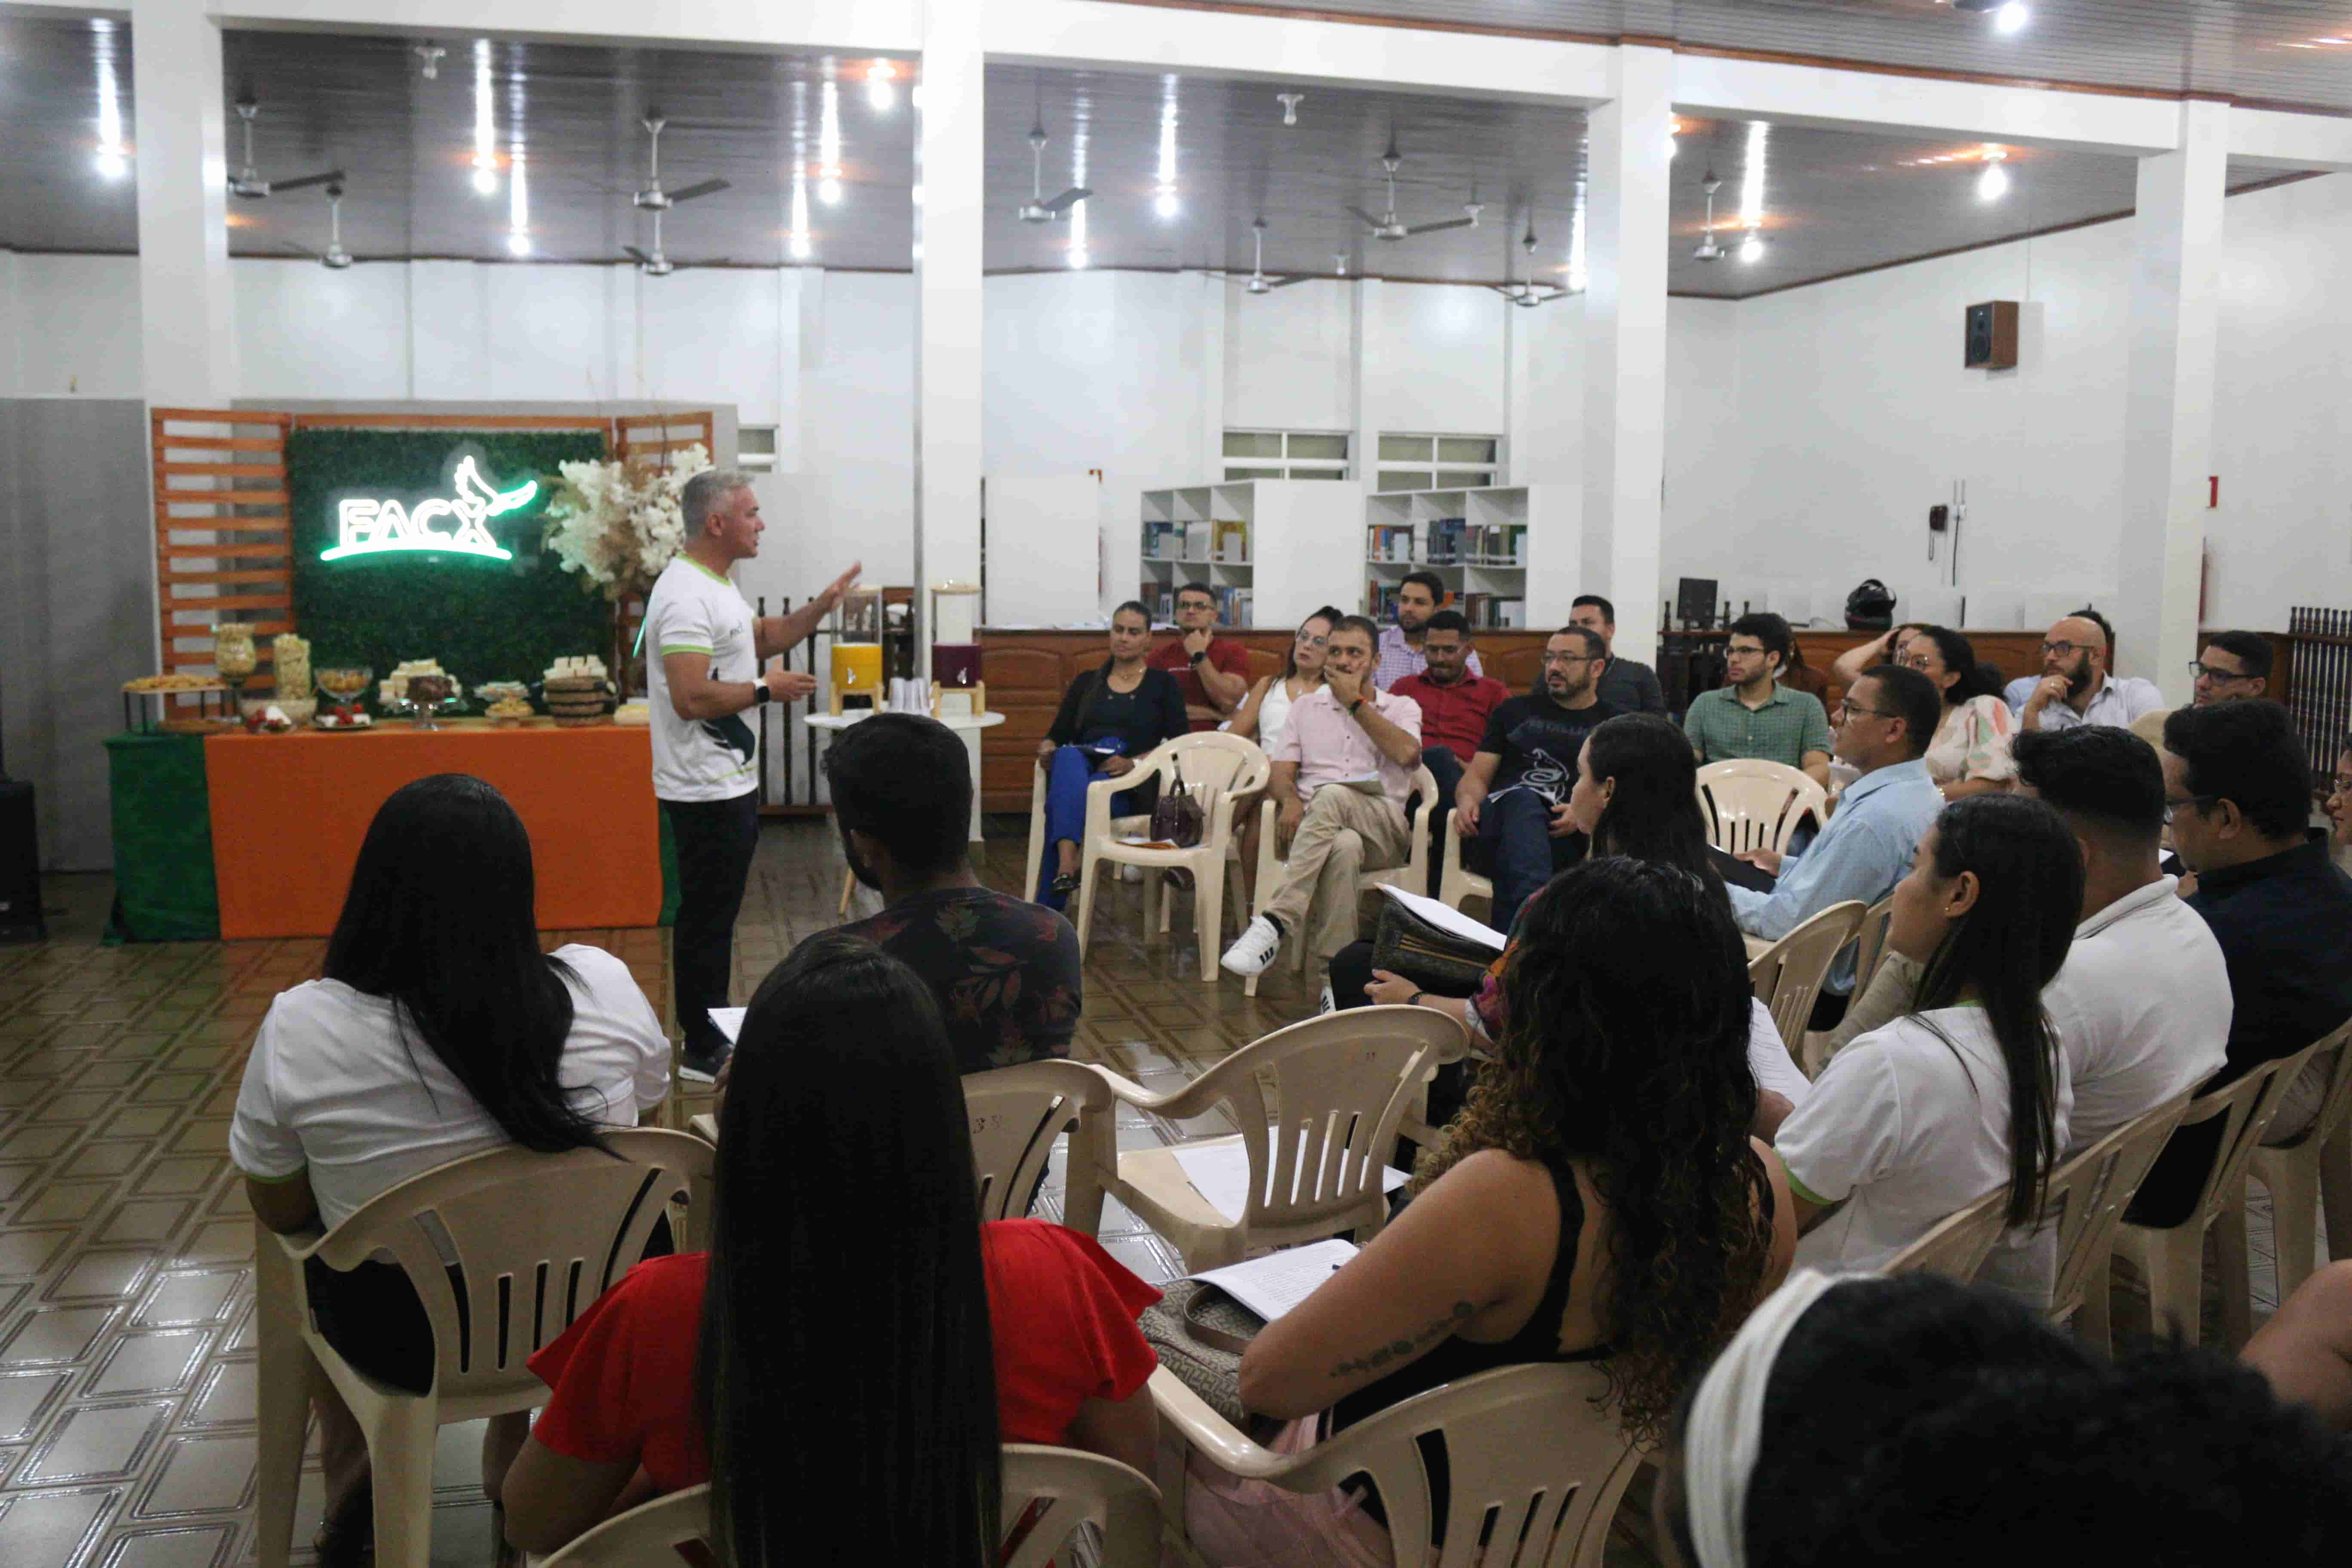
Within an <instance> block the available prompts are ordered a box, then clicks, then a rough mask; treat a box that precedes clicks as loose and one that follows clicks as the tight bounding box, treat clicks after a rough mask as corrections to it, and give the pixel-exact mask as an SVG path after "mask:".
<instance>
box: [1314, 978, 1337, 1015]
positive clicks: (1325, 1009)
mask: <svg viewBox="0 0 2352 1568" xmlns="http://www.w3.org/2000/svg"><path fill="white" fill-rule="evenodd" d="M1315 1011H1316V1013H1317V1014H1318V1015H1321V1014H1324V1013H1336V1012H1338V1011H1339V998H1338V997H1337V996H1334V995H1332V994H1331V983H1330V982H1329V981H1328V980H1326V981H1325V982H1324V983H1323V1005H1321V1006H1319V1007H1318V1008H1316V1009H1315Z"/></svg>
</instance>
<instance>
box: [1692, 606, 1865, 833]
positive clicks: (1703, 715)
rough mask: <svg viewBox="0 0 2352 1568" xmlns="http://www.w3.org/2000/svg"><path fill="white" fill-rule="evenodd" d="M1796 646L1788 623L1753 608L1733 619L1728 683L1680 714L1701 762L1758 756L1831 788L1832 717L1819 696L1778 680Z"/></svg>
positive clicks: (1728, 645)
mask: <svg viewBox="0 0 2352 1568" xmlns="http://www.w3.org/2000/svg"><path fill="white" fill-rule="evenodd" d="M1796 646H1797V637H1796V634H1795V633H1794V632H1792V631H1790V629H1789V623H1788V622H1787V621H1785V620H1783V619H1781V618H1780V616H1776V615H1773V614H1771V613H1770V612H1769V611H1765V610H1759V611H1757V612H1756V613H1755V614H1753V615H1748V616H1740V617H1739V618H1738V620H1736V621H1734V622H1732V623H1731V631H1730V640H1729V641H1728V642H1727V643H1726V644H1725V645H1724V651H1723V662H1724V674H1725V679H1726V681H1727V684H1726V685H1724V686H1722V687H1721V688H1719V689H1717V690H1714V691H1706V692H1701V693H1700V694H1699V695H1698V696H1696V697H1695V698H1693V699H1692V700H1691V705H1690V710H1689V711H1688V712H1686V713H1685V714H1684V715H1683V732H1684V733H1685V734H1686V735H1688V736H1689V737H1690V743H1691V750H1693V751H1694V752H1697V753H1698V760H1699V765H1700V766H1701V767H1705V766H1706V764H1707V763H1719V762H1723V761H1725V760H1726V759H1727V758H1735V757H1759V758H1761V759H1763V760H1764V761H1766V762H1769V763H1783V764H1785V765H1787V766H1789V767H1792V768H1799V769H1801V770H1802V771H1803V772H1804V773H1805V774H1806V776H1808V777H1809V778H1811V780H1812V781H1813V782H1814V783H1815V784H1819V785H1821V786H1822V788H1823V789H1827V788H1829V786H1830V749H1831V747H1830V721H1829V715H1828V714H1826V713H1824V712H1822V700H1821V699H1820V698H1818V697H1815V696H1814V695H1812V694H1811V692H1807V691H1799V690H1796V689H1793V688H1791V687H1787V686H1783V685H1781V684H1780V671H1782V670H1783V669H1785V668H1788V666H1789V659H1790V655H1791V654H1792V653H1793V652H1794V651H1795V649H1796Z"/></svg>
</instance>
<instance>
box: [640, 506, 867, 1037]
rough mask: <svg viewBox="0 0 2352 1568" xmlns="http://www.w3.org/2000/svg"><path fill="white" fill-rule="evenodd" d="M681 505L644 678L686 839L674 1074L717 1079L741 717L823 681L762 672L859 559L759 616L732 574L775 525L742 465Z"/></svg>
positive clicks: (679, 830)
mask: <svg viewBox="0 0 2352 1568" xmlns="http://www.w3.org/2000/svg"><path fill="white" fill-rule="evenodd" d="M678 504H679V509H680V510H682V511H683V512H684V513H685V515H686V548H685V549H683V550H682V551H680V552H678V554H677V559H675V560H673V561H672V562H671V563H669V564H668V565H667V566H666V567H664V568H662V574H661V575H660V576H659V577H658V578H656V579H655V581H654V591H653V592H652V594H650V595H647V596H646V628H645V647H646V648H647V649H648V650H649V653H650V657H649V658H646V686H647V688H648V691H647V696H648V698H649V701H648V703H647V706H648V707H649V708H650V709H651V710H652V712H651V714H650V719H651V728H652V732H653V747H654V795H655V797H656V799H658V800H659V801H660V802H661V808H662V813H663V815H664V816H667V818H668V819H669V829H670V837H671V838H672V840H673V841H674V842H675V843H676V845H677V892H678V899H677V927H676V929H675V930H674V931H672V932H671V957H670V976H671V985H672V993H673V995H674V996H675V998H676V1001H677V1021H678V1026H679V1027H680V1028H682V1029H683V1030H684V1031H685V1034H686V1051H685V1056H684V1058H683V1060H682V1061H681V1062H680V1064H679V1067H678V1076H679V1077H681V1078H686V1079H694V1080H696V1081H698V1082H708V1081H709V1080H710V1079H713V1078H715V1077H717V1076H718V1072H719V1066H720V1064H722V1063H723V1062H724V1061H725V1060H726V1059H727V1052H728V1044H727V1037H726V1036H724V1035H722V1034H721V1033H719V1026H717V1025H716V1024H713V1023H712V1022H711V1021H710V1009H711V1008H713V1007H724V1006H725V1005H727V980H728V976H729V974H730V972H731V970H732V968H733V963H734V942H735V916H736V914H737V912H738V911H739V910H740V909H741V908H742V906H743V886H744V883H745V882H746V881H747V880H748V879H750V877H751V852H752V850H753V849H754V848H755V847H757V845H758V843H759V837H760V809H759V793H760V791H759V786H760V755H759V752H760V740H759V735H758V733H757V732H756V731H753V729H752V728H751V725H750V724H748V723H746V722H744V720H743V715H744V713H745V712H747V711H748V710H751V709H752V708H755V707H757V706H758V705H759V704H761V703H762V702H794V701H797V700H800V699H802V698H803V697H806V696H808V695H809V694H810V693H812V692H814V690H815V689H816V678H815V677H814V676H813V675H803V674H801V673H800V672H798V671H797V670H788V669H782V668H776V669H765V672H764V673H762V670H763V668H764V667H765V666H766V665H767V663H768V661H769V660H770V659H772V658H776V657H777V656H778V655H779V654H782V652H783V651H784V650H785V649H786V648H789V647H793V645H795V644H796V643H798V642H800V641H801V640H802V639H803V638H804V637H807V636H808V635H809V634H810V633H811V632H813V631H814V630H816V628H817V625H818V623H819V622H821V621H822V620H824V616H825V614H826V612H828V611H830V610H831V609H832V608H833V606H834V605H835V603H836V602H837V601H838V600H839V599H840V598H841V595H843V593H845V591H846V590H847V589H848V587H849V585H850V584H853V583H855V582H856V581H857V573H858V570H859V567H861V566H862V565H864V563H863V562H860V563H856V564H853V565H852V566H851V567H850V568H849V570H848V571H846V572H844V573H843V574H841V575H840V576H839V577H838V578H836V579H835V580H834V583H833V584H832V586H830V587H828V588H826V589H825V590H824V592H823V593H821V594H819V595H816V596H815V597H814V598H812V599H811V600H809V602H808V603H807V604H805V605H802V606H801V607H800V608H799V609H797V610H794V611H793V613H792V614H791V615H789V616H766V617H764V618H755V617H754V616H752V614H751V605H749V604H747V603H745V602H744V598H743V595H742V594H741V593H740V591H738V590H737V588H736V586H735V584H733V583H731V582H730V581H728V577H727V574H728V573H729V571H730V570H731V569H732V568H733V566H734V564H735V563H737V562H738V561H748V560H750V559H751V557H752V556H754V555H757V554H758V553H759V552H760V535H761V532H762V531H764V530H765V529H766V528H767V526H768V525H767V524H766V523H765V522H763V521H761V518H760V498H759V497H758V495H756V494H754V493H753V491H752V489H751V476H750V475H749V474H745V473H740V472H738V471H737V470H735V469H733V468H712V469H709V470H707V471H705V472H703V473H699V474H697V475H695V476H694V478H692V479H688V480H687V481H686V489H685V490H684V491H683V492H682V493H681V494H680V495H679V497H678Z"/></svg>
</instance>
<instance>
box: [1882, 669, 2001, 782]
mask: <svg viewBox="0 0 2352 1568" xmlns="http://www.w3.org/2000/svg"><path fill="white" fill-rule="evenodd" d="M1895 662H1896V663H1898V664H1900V665H1901V666H1903V668H1906V669H1916V670H1917V671H1918V672H1919V673H1920V674H1922V675H1924V676H1926V677H1927V679H1929V680H1930V681H1931V682H1933V683H1934V684H1935V687H1936V689H1937V690H1938V691H1940V692H1942V693H1943V696H1944V717H1943V720H1942V721H1941V722H1939V723H1938V724H1937V726H1936V738H1935V740H1934V741H1933V742H1931V743H1930V744H1929V745H1928V747H1927V776H1928V777H1929V778H1931V779H1934V780H1935V781H1936V787H1937V789H1940V790H1942V791H1943V792H1944V798H1945V799H1946V800H1959V799H1961V798H1963V797H1965V796H1968V795H1985V794H1988V793H1994V792H2002V791H2006V790H2008V789H2009V788H2010V786H2011V784H2013V783H2014V782H2015V781H2016V778H2017V763H2016V762H2015V761H2014V760H2012V759H2011V756H2010V754H2009V746H2010V742H2011V740H2012V739H2013V738H2014V737H2015V735H2016V733H2017V717H2016V715H2014V714H2012V713H2011V712H2010V710H2009V704H2008V703H2007V702H2004V701H2003V700H2001V695H2000V680H1999V679H1997V677H1998V675H1999V673H2000V672H1999V671H1997V670H1994V669H1993V668H1991V667H1990V665H1981V664H1979V663H1978V662H1977V650H1976V647H1975V645H1974V644H1972V643H1970V642H1969V639H1968V638H1966V637H1962V636H1961V635H1960V634H1959V633H1958V632H1956V631H1954V630H1952V629H1951V628H1950V627H1949V626H1917V627H1914V628H1913V630H1912V633H1911V640H1910V641H1909V642H1908V643H1906V644H1905V645H1904V647H1903V652H1902V653H1901V655H1900V656H1898V657H1897V658H1896V660H1895Z"/></svg>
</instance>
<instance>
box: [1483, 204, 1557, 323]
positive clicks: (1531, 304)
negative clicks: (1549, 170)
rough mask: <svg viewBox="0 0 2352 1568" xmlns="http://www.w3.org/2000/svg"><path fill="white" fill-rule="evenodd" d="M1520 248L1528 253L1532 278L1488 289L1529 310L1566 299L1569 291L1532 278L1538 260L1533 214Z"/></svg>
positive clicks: (1531, 213)
mask: <svg viewBox="0 0 2352 1568" xmlns="http://www.w3.org/2000/svg"><path fill="white" fill-rule="evenodd" d="M1519 247H1520V248H1521V249H1522V250H1525V251H1526V252H1527V253H1528V271H1529V273H1530V276H1529V277H1528V278H1526V279H1523V280H1521V281H1519V282H1517V283H1508V284H1505V283H1489V284H1487V285H1486V287H1487V288H1489V289H1493V290H1494V291H1495V292H1496V293H1497V294H1500V295H1501V296H1502V297H1503V298H1504V299H1506V300H1509V301H1510V302H1511V303H1512V304H1514V305H1519V306H1523V307H1525V308H1527V309H1528V310H1533V309H1534V308H1535V307H1536V306H1538V305H1549V304H1550V303H1551V302H1552V301H1553V300H1559V299H1562V298H1565V297H1566V296H1567V294H1568V290H1567V289H1562V288H1561V287H1559V285H1558V284H1556V283H1538V282H1537V281H1536V280H1535V279H1534V277H1533V276H1532V273H1533V271H1534V269H1535V259H1536V215H1535V214H1534V213H1533V212H1530V213H1528V232H1527V235H1526V237H1524V238H1522V239H1521V240H1520V241H1519Z"/></svg>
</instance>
